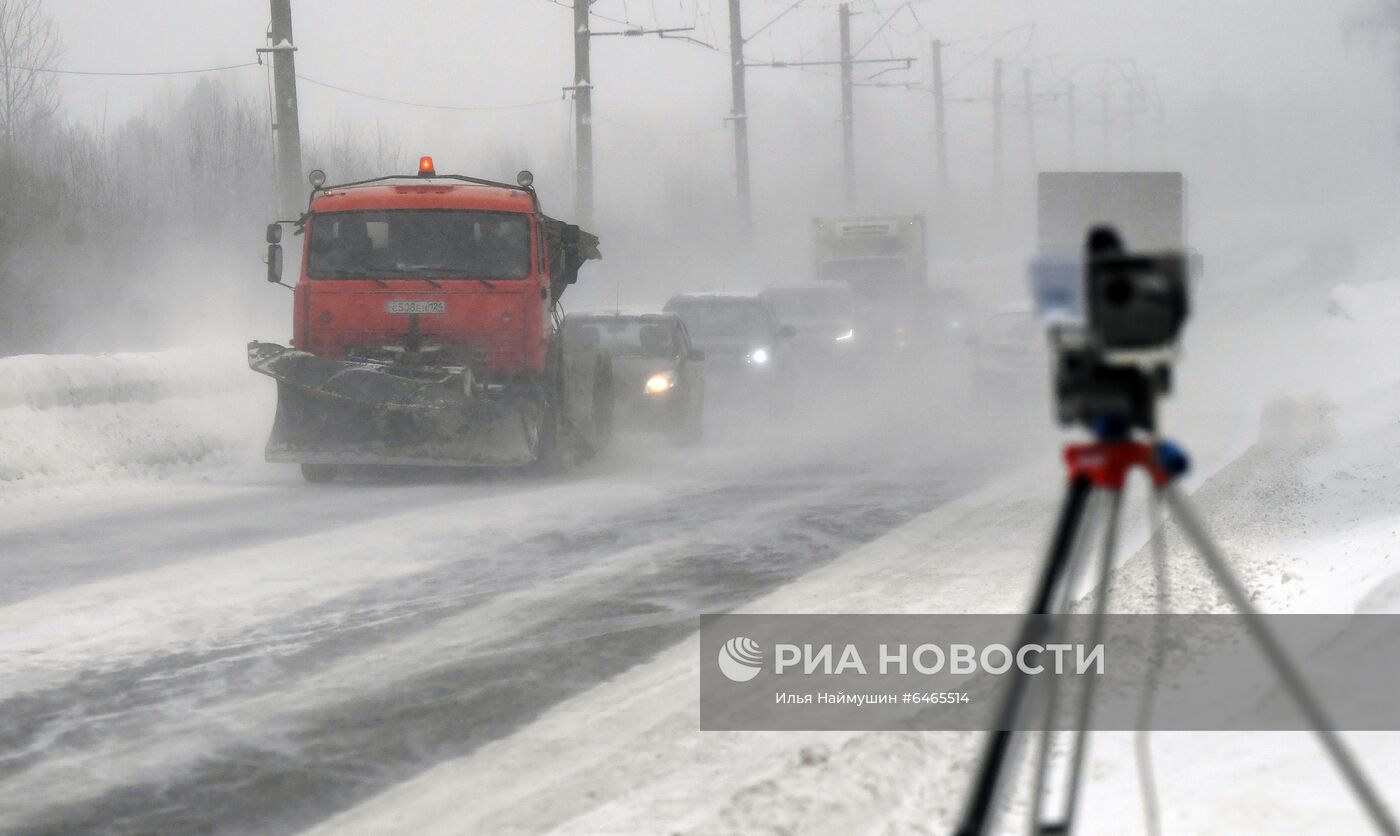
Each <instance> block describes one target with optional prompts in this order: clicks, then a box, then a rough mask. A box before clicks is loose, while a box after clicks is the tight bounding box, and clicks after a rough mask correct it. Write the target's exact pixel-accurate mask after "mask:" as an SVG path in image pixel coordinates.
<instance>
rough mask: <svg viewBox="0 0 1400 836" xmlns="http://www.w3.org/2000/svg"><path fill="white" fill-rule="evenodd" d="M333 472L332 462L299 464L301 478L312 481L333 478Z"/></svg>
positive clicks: (327, 480) (334, 470) (323, 480)
mask: <svg viewBox="0 0 1400 836" xmlns="http://www.w3.org/2000/svg"><path fill="white" fill-rule="evenodd" d="M335 472H336V466H335V465H333V464H303V465H302V466H301V478H303V479H305V480H306V481H308V482H313V483H322V482H329V481H331V480H332V479H334V478H335Z"/></svg>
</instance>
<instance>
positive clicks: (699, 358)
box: [564, 311, 705, 444]
mask: <svg viewBox="0 0 1400 836" xmlns="http://www.w3.org/2000/svg"><path fill="white" fill-rule="evenodd" d="M564 343H565V345H567V346H569V347H570V349H571V350H577V349H594V350H598V351H600V352H601V353H603V354H605V355H606V356H607V357H608V358H609V362H610V364H611V367H612V391H613V399H614V405H613V420H614V422H615V425H616V426H617V427H618V428H620V429H636V430H643V431H652V432H664V433H666V434H667V435H668V436H670V438H671V440H672V441H673V442H675V443H677V444H693V443H697V442H699V441H700V439H701V437H702V436H703V434H704V429H703V428H704V404H705V375H704V371H703V363H704V360H705V355H704V352H702V351H700V350H699V349H697V348H695V347H694V346H693V345H692V344H691V342H690V337H689V335H688V334H687V333H686V329H685V323H683V322H682V321H681V319H680V317H678V316H676V315H675V314H672V313H648V312H638V313H632V312H625V311H594V312H587V313H577V314H570V315H569V316H568V317H566V318H565V320H564Z"/></svg>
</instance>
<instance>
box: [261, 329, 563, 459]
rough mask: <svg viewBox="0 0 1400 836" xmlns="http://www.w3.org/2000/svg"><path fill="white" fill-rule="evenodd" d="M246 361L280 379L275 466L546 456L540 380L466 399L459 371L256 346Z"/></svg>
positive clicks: (270, 449)
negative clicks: (423, 370)
mask: <svg viewBox="0 0 1400 836" xmlns="http://www.w3.org/2000/svg"><path fill="white" fill-rule="evenodd" d="M248 365H249V366H250V367H251V368H252V369H253V370H254V371H257V372H260V373H262V374H265V375H267V376H269V377H271V378H273V379H274V380H276V381H277V416H276V419H275V420H274V422H273V427H272V436H271V438H270V439H269V440H268V443H267V460H268V461H271V462H293V463H300V464H347V465H376V464H392V465H418V466H448V467H474V466H519V465H527V464H530V463H532V462H534V461H535V460H536V459H537V458H538V457H539V454H540V437H541V433H540V427H541V425H542V424H543V421H544V414H545V409H546V397H545V393H544V391H543V388H542V387H541V386H539V385H529V384H522V385H521V386H518V387H515V388H512V389H510V390H505V391H498V392H489V393H476V394H473V395H468V394H467V392H466V391H465V389H464V388H463V385H462V384H463V381H462V378H461V376H460V375H453V374H440V375H434V374H431V373H428V374H425V375H423V376H410V375H408V374H403V373H400V372H398V371H396V370H393V369H390V368H389V367H385V366H381V365H375V364H369V363H355V362H349V361H342V360H331V359H327V358H324V357H317V356H315V355H312V354H309V353H307V352H304V351H297V350H295V349H288V348H284V347H282V346H279V345H273V344H271V343H258V342H254V343H250V344H249V345H248Z"/></svg>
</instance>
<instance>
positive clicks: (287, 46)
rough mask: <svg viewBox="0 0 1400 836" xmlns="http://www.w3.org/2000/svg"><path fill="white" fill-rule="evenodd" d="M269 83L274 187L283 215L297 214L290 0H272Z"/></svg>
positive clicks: (300, 205) (302, 199)
mask: <svg viewBox="0 0 1400 836" xmlns="http://www.w3.org/2000/svg"><path fill="white" fill-rule="evenodd" d="M271 32H272V45H271V46H270V47H269V48H268V50H267V51H268V52H271V53H272V87H273V95H274V96H275V97H276V98H277V102H276V106H275V107H274V108H273V112H274V113H275V114H276V119H277V191H278V199H279V203H280V204H281V205H280V206H279V208H280V209H281V211H282V216H283V217H284V218H296V217H300V216H301V213H302V210H303V209H304V208H305V205H306V194H307V190H306V188H304V187H303V183H302V179H301V120H300V118H299V117H298V114H297V69H296V46H295V44H296V41H294V40H293V39H292V0H272V29H271Z"/></svg>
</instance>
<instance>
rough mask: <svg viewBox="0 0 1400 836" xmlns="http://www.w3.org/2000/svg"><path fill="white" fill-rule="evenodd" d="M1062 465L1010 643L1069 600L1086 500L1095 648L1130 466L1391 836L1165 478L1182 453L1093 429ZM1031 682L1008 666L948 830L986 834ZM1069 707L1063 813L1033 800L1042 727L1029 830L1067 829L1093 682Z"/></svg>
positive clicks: (1389, 824)
mask: <svg viewBox="0 0 1400 836" xmlns="http://www.w3.org/2000/svg"><path fill="white" fill-rule="evenodd" d="M1064 457H1065V464H1066V467H1067V470H1068V475H1069V487H1068V490H1067V492H1066V494H1065V499H1064V502H1063V505H1062V506H1061V510H1060V515H1059V518H1058V522H1057V523H1056V526H1055V532H1054V535H1053V537H1052V539H1051V544H1050V551H1049V554H1048V556H1047V557H1046V560H1045V564H1044V566H1043V568H1042V571H1041V575H1040V578H1039V580H1038V581H1037V584H1036V587H1035V591H1034V597H1033V598H1032V601H1031V606H1030V609H1029V611H1028V612H1027V613H1026V617H1025V619H1024V620H1023V621H1022V625H1021V629H1020V635H1019V637H1018V641H1019V645H1018V646H1021V647H1024V646H1026V645H1028V644H1043V643H1044V642H1046V641H1047V640H1049V639H1051V637H1052V636H1053V635H1054V630H1055V623H1054V622H1055V619H1054V615H1055V613H1057V612H1058V611H1059V610H1060V608H1061V606H1063V601H1064V600H1065V599H1067V598H1068V597H1069V588H1070V586H1071V585H1072V582H1073V579H1074V577H1075V571H1076V569H1077V568H1078V566H1077V564H1078V563H1079V562H1080V561H1081V560H1082V559H1083V554H1084V553H1085V552H1086V551H1088V548H1087V540H1088V537H1087V536H1086V534H1085V532H1086V531H1088V530H1089V529H1088V527H1087V526H1086V519H1087V517H1088V516H1089V513H1090V509H1091V503H1092V502H1094V501H1095V500H1101V501H1100V502H1098V503H1096V504H1097V505H1102V504H1103V502H1102V501H1103V500H1106V504H1107V506H1108V513H1107V517H1106V519H1105V522H1104V529H1103V530H1104V538H1103V553H1102V556H1101V562H1100V564H1099V575H1098V581H1099V582H1098V588H1097V591H1096V596H1095V598H1096V607H1095V610H1094V614H1093V619H1092V622H1091V626H1090V631H1091V634H1092V636H1093V638H1091V639H1090V644H1091V645H1093V644H1096V643H1097V642H1098V640H1099V637H1100V636H1101V635H1102V629H1103V618H1104V608H1105V604H1106V602H1107V600H1108V586H1109V580H1110V570H1111V569H1112V565H1113V552H1114V546H1115V539H1116V537H1117V528H1118V521H1119V519H1118V518H1119V512H1120V511H1121V508H1122V501H1123V487H1124V483H1125V482H1126V480H1127V477H1128V474H1129V473H1130V472H1131V471H1132V470H1133V469H1134V468H1142V469H1143V470H1144V471H1146V473H1147V474H1148V476H1149V477H1150V478H1151V480H1152V484H1153V488H1154V491H1155V492H1156V493H1157V495H1158V496H1159V497H1161V498H1163V499H1165V501H1166V504H1167V506H1168V508H1169V510H1170V511H1171V513H1172V514H1173V515H1174V516H1175V518H1176V520H1177V522H1178V524H1179V525H1180V526H1181V529H1182V531H1183V532H1184V533H1185V535H1186V537H1187V539H1188V540H1190V541H1191V544H1192V545H1193V546H1194V547H1195V548H1196V550H1197V551H1198V552H1199V554H1200V556H1201V558H1202V560H1203V561H1204V562H1205V564H1206V566H1207V568H1208V569H1209V570H1210V572H1211V574H1212V575H1214V578H1215V581H1216V583H1217V584H1218V585H1219V586H1220V588H1221V590H1222V591H1223V592H1224V593H1225V595H1226V597H1227V598H1228V599H1229V600H1230V603H1231V604H1232V605H1233V606H1234V607H1235V609H1236V610H1237V611H1238V612H1239V614H1240V615H1241V616H1242V617H1243V619H1244V623H1245V626H1246V627H1247V629H1248V631H1249V633H1250V635H1251V637H1252V638H1253V639H1254V641H1255V644H1256V645H1257V646H1258V649H1259V651H1260V653H1261V654H1262V655H1263V656H1264V658H1265V659H1266V660H1267V661H1268V663H1269V664H1270V665H1271V666H1272V668H1273V670H1274V672H1275V674H1276V675H1277V676H1278V678H1279V680H1280V681H1281V682H1282V683H1283V686H1284V689H1285V690H1286V691H1287V693H1288V696H1289V697H1290V698H1291V699H1292V700H1293V702H1294V703H1295V704H1296V705H1297V707H1298V708H1299V709H1300V710H1301V711H1302V712H1303V715H1304V716H1305V717H1306V718H1307V720H1308V723H1309V724H1310V726H1311V728H1312V729H1314V733H1315V734H1316V735H1317V738H1318V740H1319V742H1320V743H1321V744H1322V747H1323V748H1324V749H1325V750H1326V752H1327V754H1328V756H1329V757H1330V758H1331V760H1332V762H1333V764H1334V765H1335V766H1336V768H1337V769H1338V771H1339V772H1340V773H1341V775H1342V778H1343V779H1344V780H1345V782H1346V783H1347V785H1348V786H1349V788H1350V789H1351V791H1352V793H1353V794H1354V795H1355V796H1356V798H1357V801H1358V802H1359V803H1360V804H1361V806H1362V807H1363V808H1364V810H1365V812H1366V814H1367V815H1368V816H1369V817H1370V819H1371V822H1372V823H1373V824H1374V825H1375V828H1376V830H1377V831H1378V832H1380V833H1384V834H1388V836H1397V834H1400V830H1397V828H1396V825H1395V821H1394V819H1392V818H1391V815H1390V812H1389V810H1387V809H1386V807H1385V805H1384V804H1383V803H1382V801H1381V799H1380V797H1379V796H1378V795H1377V794H1376V791H1375V790H1374V788H1372V786H1371V784H1370V783H1369V781H1368V780H1367V777H1366V775H1365V774H1364V773H1363V772H1362V771H1361V768H1360V766H1359V765H1358V764H1357V762H1356V760H1355V759H1354V758H1353V757H1352V755H1351V753H1350V752H1349V751H1348V750H1347V749H1346V747H1345V745H1344V744H1343V743H1342V740H1341V738H1340V737H1339V736H1338V735H1337V733H1336V731H1335V729H1334V726H1333V724H1332V723H1331V721H1330V720H1329V718H1328V717H1327V714H1326V713H1325V712H1324V711H1323V709H1322V706H1321V704H1320V703H1319V702H1318V700H1317V698H1316V697H1315V696H1314V694H1313V693H1312V691H1311V690H1310V689H1309V688H1308V686H1307V683H1306V682H1305V681H1304V679H1303V677H1302V675H1301V674H1300V673H1299V671H1298V668H1297V667H1296V666H1295V665H1294V663H1293V661H1292V659H1290V658H1289V656H1288V655H1287V654H1286V653H1285V652H1284V649H1283V646H1282V645H1281V644H1280V643H1279V641H1278V639H1277V638H1276V637H1275V636H1274V634H1273V633H1272V632H1271V631H1270V630H1269V628H1268V626H1267V625H1266V624H1265V622H1264V619H1263V618H1262V617H1261V616H1260V614H1259V612H1258V610H1256V609H1255V608H1254V605H1253V604H1252V603H1251V602H1250V599H1249V595H1248V593H1247V592H1245V589H1244V587H1242V586H1241V585H1240V583H1239V581H1238V580H1237V579H1236V578H1235V576H1234V574H1233V573H1232V572H1231V571H1230V568H1229V565H1228V563H1227V561H1226V558H1225V556H1224V554H1222V553H1221V551H1220V549H1219V548H1218V547H1217V546H1216V545H1215V543H1214V542H1213V541H1212V540H1211V538H1210V535H1209V534H1208V533H1207V532H1206V529H1205V526H1204V525H1203V524H1202V523H1201V521H1200V519H1199V518H1198V517H1197V516H1196V514H1195V512H1194V511H1193V509H1192V508H1191V505H1190V503H1189V502H1188V501H1187V499H1186V498H1185V497H1184V496H1183V495H1182V494H1181V493H1180V491H1179V490H1178V489H1177V487H1176V485H1175V484H1174V483H1175V480H1176V478H1177V477H1179V476H1181V475H1182V474H1183V473H1185V472H1186V468H1187V460H1186V456H1185V455H1184V454H1183V453H1182V452H1181V451H1180V450H1179V449H1178V448H1176V447H1175V446H1173V445H1170V444H1160V443H1159V444H1155V445H1149V444H1146V443H1142V442H1139V441H1133V440H1132V439H1131V437H1130V436H1128V435H1127V434H1126V433H1106V432H1101V433H1100V434H1099V437H1098V439H1097V440H1096V441H1095V442H1093V443H1088V444H1072V445H1070V446H1068V447H1066V448H1065V456H1064ZM1030 686H1031V680H1029V679H1028V674H1026V673H1025V672H1024V671H1021V670H1017V669H1013V678H1012V679H1011V680H1010V681H1009V682H1008V683H1007V691H1006V693H1005V696H1004V697H1003V701H1002V703H1001V706H1000V708H999V711H998V714H997V725H996V727H995V728H994V729H993V730H992V731H991V733H990V734H989V735H988V738H987V742H986V745H985V749H984V751H983V755H982V761H981V764H980V768H979V770H978V773H977V776H976V779H975V782H974V784H973V786H972V790H971V795H970V797H969V799H968V803H967V807H966V809H965V810H964V812H963V818H962V821H961V822H960V823H959V825H958V828H957V830H956V833H957V834H958V836H982V834H986V833H989V832H990V828H991V825H992V824H993V819H994V815H995V812H996V811H995V805H996V801H997V795H998V790H999V789H1000V788H1001V786H1002V784H1003V783H1004V779H1005V776H1006V774H1007V773H1008V772H1011V771H1013V770H1014V765H1013V764H1012V763H1011V762H1012V760H1013V758H1012V757H1011V748H1012V743H1013V739H1014V737H1015V735H1016V734H1017V732H1016V731H1014V729H1016V728H1017V720H1018V718H1019V717H1020V716H1021V713H1022V711H1023V710H1024V704H1025V703H1026V700H1027V695H1028V692H1029V690H1030ZM1049 687H1050V688H1051V689H1052V690H1051V692H1050V693H1049V695H1048V700H1049V701H1050V704H1051V705H1053V700H1054V699H1055V692H1054V690H1053V689H1054V686H1053V685H1050V686H1049ZM1079 696H1080V699H1081V702H1080V704H1079V706H1078V709H1079V711H1078V720H1079V722H1078V726H1077V730H1076V732H1075V736H1074V742H1073V745H1072V748H1071V752H1070V756H1069V768H1068V769H1069V771H1068V777H1067V779H1066V786H1065V796H1066V801H1065V803H1064V805H1063V807H1064V809H1063V810H1062V811H1060V813H1059V814H1058V815H1057V816H1053V817H1049V818H1048V819H1047V818H1045V817H1043V816H1042V797H1043V794H1044V788H1045V783H1046V775H1047V772H1048V770H1049V760H1050V759H1049V745H1050V738H1049V732H1048V731H1047V732H1046V739H1045V745H1044V746H1043V747H1042V749H1041V753H1040V754H1041V756H1040V758H1039V763H1038V765H1037V771H1036V774H1035V776H1034V784H1033V787H1034V798H1033V802H1032V808H1033V811H1034V814H1033V817H1034V820H1033V824H1032V827H1033V830H1034V832H1035V833H1037V834H1044V835H1045V836H1049V834H1068V833H1070V832H1071V830H1072V828H1073V825H1074V814H1075V809H1076V806H1077V801H1078V795H1079V790H1080V783H1081V778H1082V772H1083V764H1084V757H1085V752H1086V749H1087V746H1086V742H1087V737H1088V731H1087V729H1088V725H1089V719H1090V715H1091V712H1092V703H1093V696H1094V694H1093V680H1092V679H1090V680H1089V681H1088V682H1087V683H1086V684H1085V687H1084V689H1083V690H1082V692H1081V693H1080V695H1079Z"/></svg>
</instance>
